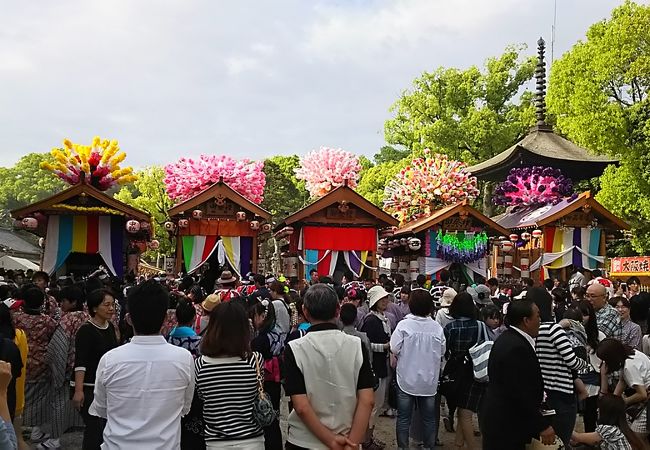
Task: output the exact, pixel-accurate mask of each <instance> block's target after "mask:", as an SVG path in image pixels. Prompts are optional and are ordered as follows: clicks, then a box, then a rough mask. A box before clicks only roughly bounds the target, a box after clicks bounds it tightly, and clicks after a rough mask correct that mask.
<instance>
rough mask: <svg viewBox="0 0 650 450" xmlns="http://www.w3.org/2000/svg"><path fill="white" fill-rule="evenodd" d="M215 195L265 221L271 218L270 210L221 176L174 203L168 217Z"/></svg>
mask: <svg viewBox="0 0 650 450" xmlns="http://www.w3.org/2000/svg"><path fill="white" fill-rule="evenodd" d="M217 196H223V197H225V198H227V199H229V200H231V201H233V202H234V203H236V204H237V205H238V206H241V207H242V208H244V209H246V210H248V211H250V212H252V213H253V214H255V215H256V216H258V217H261V218H263V219H264V220H266V221H270V220H271V213H270V212H268V211H267V210H265V209H264V208H262V207H261V206H259V205H257V204H255V203H253V202H252V201H250V200H249V199H247V198H246V197H244V196H243V195H241V194H240V193H239V192H237V191H235V190H234V189H233V188H231V187H230V186H228V184H227V183H225V182H224V181H223V178H221V179H220V180H219V181H217V182H216V183H213V184H212V185H210V186H209V187H207V188H205V189H204V190H202V191H201V192H199V193H197V194H195V195H193V196H192V197H190V198H188V199H187V200H185V201H183V202H181V203H179V204H178V205H175V206H174V207H173V208H171V209H170V210H169V217H173V216H176V215H178V214H181V213H184V212H185V211H189V210H192V209H195V208H196V207H198V206H199V205H202V204H203V203H205V202H207V201H209V200H212V199H213V198H216V197H217Z"/></svg>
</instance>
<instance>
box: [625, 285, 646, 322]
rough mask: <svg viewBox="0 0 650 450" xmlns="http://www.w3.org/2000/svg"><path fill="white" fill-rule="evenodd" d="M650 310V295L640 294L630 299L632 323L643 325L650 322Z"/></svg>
mask: <svg viewBox="0 0 650 450" xmlns="http://www.w3.org/2000/svg"><path fill="white" fill-rule="evenodd" d="M648 310H650V294H649V293H647V292H639V293H638V294H636V295H634V296H632V297H631V298H630V319H632V322H635V323H641V322H644V321H646V320H648Z"/></svg>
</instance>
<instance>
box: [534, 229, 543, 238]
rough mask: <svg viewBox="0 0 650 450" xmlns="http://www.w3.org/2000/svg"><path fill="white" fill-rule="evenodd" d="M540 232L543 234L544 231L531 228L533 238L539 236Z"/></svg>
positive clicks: (540, 235)
mask: <svg viewBox="0 0 650 450" xmlns="http://www.w3.org/2000/svg"><path fill="white" fill-rule="evenodd" d="M542 234H544V233H542V230H533V233H532V235H533V237H534V238H535V239H539V238H541V237H542Z"/></svg>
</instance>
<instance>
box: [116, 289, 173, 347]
mask: <svg viewBox="0 0 650 450" xmlns="http://www.w3.org/2000/svg"><path fill="white" fill-rule="evenodd" d="M126 304H127V307H128V310H129V315H130V317H131V323H132V324H133V329H134V330H135V332H136V334H145V335H147V334H148V335H152V334H158V333H160V328H162V324H163V322H164V321H165V317H166V316H167V305H169V293H168V292H167V290H166V289H165V288H164V287H162V285H160V283H156V282H155V281H154V280H147V281H145V282H144V283H141V284H139V285H137V286H134V287H132V288H131V289H129V292H128V295H127V298H126Z"/></svg>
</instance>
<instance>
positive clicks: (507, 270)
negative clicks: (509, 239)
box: [503, 255, 512, 276]
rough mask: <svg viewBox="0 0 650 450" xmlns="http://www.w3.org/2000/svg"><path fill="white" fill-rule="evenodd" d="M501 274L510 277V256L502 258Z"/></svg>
mask: <svg viewBox="0 0 650 450" xmlns="http://www.w3.org/2000/svg"><path fill="white" fill-rule="evenodd" d="M503 274H504V275H506V276H508V275H512V255H506V256H504V257H503Z"/></svg>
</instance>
